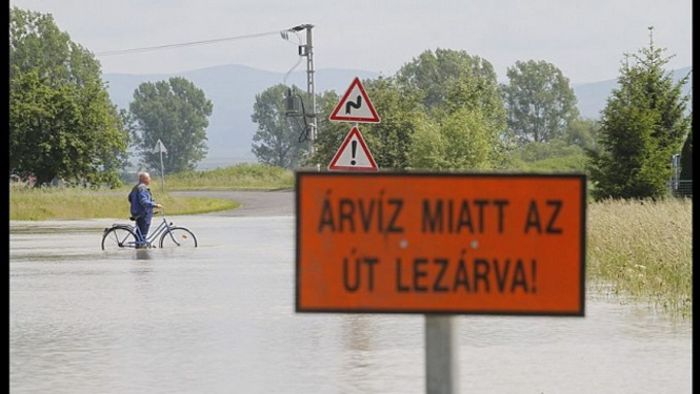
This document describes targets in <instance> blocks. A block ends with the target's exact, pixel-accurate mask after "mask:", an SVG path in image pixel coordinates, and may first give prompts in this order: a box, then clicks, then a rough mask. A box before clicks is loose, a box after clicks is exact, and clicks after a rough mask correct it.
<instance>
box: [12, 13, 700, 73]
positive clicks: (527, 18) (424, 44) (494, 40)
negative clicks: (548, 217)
mask: <svg viewBox="0 0 700 394" xmlns="http://www.w3.org/2000/svg"><path fill="white" fill-rule="evenodd" d="M10 3H11V5H16V6H19V7H22V8H25V9H30V10H33V11H40V12H49V13H51V14H53V16H54V18H55V20H56V22H57V23H58V25H59V27H60V28H61V30H64V31H67V32H68V33H69V34H70V36H71V38H72V39H73V40H74V41H77V42H79V43H80V44H82V45H84V46H86V47H87V48H88V49H90V50H91V51H93V52H96V53H98V52H102V51H109V50H117V49H125V48H137V47H145V46H155V45H161V44H170V43H178V42H186V41H196V40H207V39H213V38H219V37H230V36H238V35H244V34H252V33H260V32H268V31H278V30H284V29H286V28H289V27H292V26H295V25H298V24H303V23H311V24H313V25H315V28H314V41H315V42H314V44H315V45H314V47H315V51H316V67H317V68H319V69H323V68H351V69H364V70H370V71H376V72H381V73H383V74H384V75H390V74H393V73H394V72H395V71H396V70H397V69H398V68H399V67H401V65H402V64H404V63H406V62H408V61H410V60H411V59H412V58H413V57H415V56H417V55H418V54H419V53H420V52H422V51H423V50H425V49H435V48H438V47H439V48H451V49H464V50H466V51H467V52H468V53H470V54H474V55H479V56H481V57H483V58H485V59H487V60H488V61H490V62H491V63H492V64H493V65H494V67H495V68H496V72H497V73H498V77H499V80H504V79H505V72H506V68H507V67H509V66H511V65H512V64H513V63H514V62H515V61H516V60H527V59H538V60H539V59H542V60H546V61H549V62H552V63H554V64H555V65H557V66H558V67H559V68H560V69H562V71H563V72H564V73H565V74H566V75H567V76H568V77H569V79H570V80H571V81H572V82H574V83H582V82H592V81H599V80H604V79H612V78H615V77H616V76H617V72H618V68H619V64H620V60H621V59H622V56H623V53H624V52H634V51H636V50H637V49H638V48H640V47H642V46H644V45H646V44H647V43H648V30H647V27H648V26H650V25H653V26H655V33H654V37H655V42H656V44H657V45H659V46H662V47H666V48H668V53H669V54H676V57H675V58H674V59H672V60H671V62H670V63H669V67H670V68H681V67H685V66H689V65H691V28H692V17H691V8H692V7H691V0H665V1H661V0H579V1H572V0H551V1H544V0H523V1H518V0H502V1H499V0H492V1H489V0H482V1H468V0H461V1H459V0H454V1H448V0H444V1H440V0H432V1H395V0H391V1H387V0H372V1H365V0H341V1H310V0H293V1H291V0H290V1H280V0H202V1H196V0H168V1H166V0H109V1H107V0H103V1H96V0H53V1H41V0H12V1H11V2H10ZM99 59H100V61H101V63H102V68H103V71H104V72H105V73H113V72H121V73H133V74H145V73H171V72H178V71H186V70H191V69H196V68H204V67H210V66H216V65H222V64H243V65H247V66H251V67H255V68H260V69H265V70H272V71H281V72H286V71H287V70H288V69H289V68H291V67H292V66H293V65H294V64H295V63H296V61H297V59H298V57H297V49H296V48H295V46H293V45H290V43H289V42H286V41H284V40H282V38H281V37H280V36H279V35H271V36H266V37H263V38H254V39H248V40H241V41H233V42H228V43H221V44H213V45H205V46H198V47H191V48H179V49H168V50H161V51H156V52H151V53H142V54H129V55H122V56H110V57H99ZM303 67H304V64H303V63H302V64H300V65H299V68H298V69H303Z"/></svg>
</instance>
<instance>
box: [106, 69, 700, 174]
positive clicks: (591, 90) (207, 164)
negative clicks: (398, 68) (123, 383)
mask: <svg viewBox="0 0 700 394" xmlns="http://www.w3.org/2000/svg"><path fill="white" fill-rule="evenodd" d="M689 70H690V67H686V68H683V69H679V70H675V71H674V72H673V76H674V79H675V80H676V81H677V80H679V79H680V78H682V77H683V76H685V75H686V74H687V73H688V71H689ZM172 76H181V77H184V78H187V79H189V80H190V81H192V82H193V83H194V84H195V85H197V86H199V87H200V88H202V89H203V90H204V93H205V94H206V96H207V97H208V98H209V99H210V100H211V101H212V103H213V104H214V110H213V112H212V115H211V117H210V118H209V127H208V128H207V137H208V139H209V141H208V144H207V145H208V146H209V153H208V155H207V157H206V159H204V160H203V161H202V163H200V166H199V167H200V168H201V169H206V168H214V167H218V166H226V165H230V164H234V163H240V162H254V161H255V156H254V155H253V154H252V153H251V150H250V149H251V143H252V141H253V135H254V134H255V128H256V125H255V123H253V122H252V121H251V119H250V116H251V114H252V112H253V103H254V101H255V95H256V94H258V93H260V92H262V91H263V90H265V89H266V88H268V87H270V86H273V85H276V84H279V83H282V82H283V80H284V73H277V72H271V71H264V70H258V69H254V68H250V67H247V66H241V65H225V66H217V67H209V68H204V69H199V70H193V71H187V72H182V73H177V74H148V75H131V74H104V80H105V81H106V82H107V83H108V91H109V94H110V96H111V98H112V101H113V102H114V103H115V104H116V105H117V106H119V107H120V108H128V105H129V103H130V102H131V100H132V97H133V94H134V90H135V89H136V88H137V87H138V86H139V84H141V83H143V82H146V81H150V82H154V81H160V80H164V79H167V78H170V77H172ZM355 76H359V77H360V78H376V77H378V76H379V74H378V73H376V72H372V71H366V70H341V69H321V70H317V71H316V91H317V92H319V93H320V92H323V91H327V90H335V91H336V92H337V93H339V94H342V93H343V91H344V90H345V89H346V88H347V86H348V85H349V84H350V82H351V81H352V79H353V78H354V77H355ZM287 84H294V85H297V86H299V87H301V88H302V89H304V88H305V87H306V72H305V71H304V70H303V69H302V70H301V71H295V72H293V73H291V74H290V75H289V77H288V79H287ZM616 85H617V80H616V79H611V80H607V81H601V82H593V83H585V84H572V87H573V89H574V92H575V93H576V97H577V99H578V107H579V112H580V113H581V115H582V116H584V117H587V118H594V119H597V118H599V117H600V111H601V110H602V109H603V108H604V107H605V104H606V100H607V99H608V97H609V96H610V93H611V92H612V90H613V89H614V88H615V87H616ZM691 87H692V76H691V79H690V83H689V84H688V85H686V86H685V88H684V92H685V93H686V94H690V91H691Z"/></svg>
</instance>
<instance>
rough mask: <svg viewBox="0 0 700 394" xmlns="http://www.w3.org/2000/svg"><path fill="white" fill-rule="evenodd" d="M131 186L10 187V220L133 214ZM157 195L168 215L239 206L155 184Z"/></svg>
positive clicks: (109, 216)
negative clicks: (168, 191) (184, 194)
mask: <svg viewBox="0 0 700 394" xmlns="http://www.w3.org/2000/svg"><path fill="white" fill-rule="evenodd" d="M128 190H129V189H118V190H116V191H115V190H88V189H76V188H53V189H52V188H46V189H38V188H37V189H23V188H12V189H11V190H10V220H49V219H91V218H124V219H127V218H128V217H129V202H128V201H127V195H128ZM151 190H152V192H153V198H154V199H155V200H156V201H158V202H159V203H161V204H163V206H164V208H165V213H166V214H167V215H185V214H195V213H204V212H212V211H220V210H225V209H233V208H236V207H238V205H239V204H238V203H237V202H235V201H232V200H224V199H217V198H204V197H180V196H177V197H175V196H171V195H169V194H165V195H163V194H161V193H159V192H158V191H157V190H158V189H157V188H155V187H153V185H152V187H151Z"/></svg>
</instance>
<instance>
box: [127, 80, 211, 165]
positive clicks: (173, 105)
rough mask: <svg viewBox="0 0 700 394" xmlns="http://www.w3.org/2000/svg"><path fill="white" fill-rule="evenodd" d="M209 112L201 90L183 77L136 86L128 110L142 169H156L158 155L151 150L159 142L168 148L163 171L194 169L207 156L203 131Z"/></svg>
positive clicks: (207, 103) (158, 159) (204, 132)
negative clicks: (133, 121)
mask: <svg viewBox="0 0 700 394" xmlns="http://www.w3.org/2000/svg"><path fill="white" fill-rule="evenodd" d="M212 109H213V106H212V103H211V101H209V100H208V99H207V98H206V96H205V95H204V91H202V90H201V89H199V88H198V87H197V86H195V84H193V83H192V82H190V81H188V80H187V79H185V78H181V77H173V78H170V79H168V80H167V81H158V82H155V83H152V82H144V83H142V84H141V85H139V87H138V88H137V89H136V90H135V91H134V100H133V101H132V102H131V104H130V105H129V111H130V112H131V114H132V115H133V118H134V120H135V122H136V125H137V132H136V133H135V134H136V135H135V136H134V141H135V144H136V145H137V149H138V152H139V153H140V155H141V160H142V163H143V164H144V165H145V166H146V168H149V169H160V154H159V153H158V150H154V147H155V146H156V144H157V143H158V140H159V139H160V140H161V141H162V142H163V144H164V145H165V146H166V148H167V149H168V153H167V155H164V157H163V164H164V166H165V168H166V170H167V171H169V172H180V171H186V170H194V168H195V166H196V165H197V163H198V162H199V161H201V160H202V159H203V158H204V157H205V155H206V153H207V145H206V141H207V135H206V128H207V126H208V125H209V120H208V117H209V115H211V113H212Z"/></svg>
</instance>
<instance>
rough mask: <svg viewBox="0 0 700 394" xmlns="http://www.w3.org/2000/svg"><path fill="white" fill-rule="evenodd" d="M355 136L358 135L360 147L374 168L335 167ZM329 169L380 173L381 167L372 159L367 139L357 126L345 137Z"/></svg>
mask: <svg viewBox="0 0 700 394" xmlns="http://www.w3.org/2000/svg"><path fill="white" fill-rule="evenodd" d="M353 135H357V140H358V141H359V142H360V147H362V150H363V151H364V152H365V154H366V155H367V159H369V162H370V164H371V165H372V167H369V168H367V167H349V166H337V165H335V163H337V162H338V160H339V159H340V155H341V154H342V153H343V151H344V150H345V147H346V146H348V144H349V143H350V140H351V139H352V136H353ZM328 169H329V170H347V171H379V167H378V166H377V162H376V161H374V157H372V152H370V151H369V148H368V147H367V143H366V142H365V138H364V137H363V136H362V133H360V129H358V128H357V127H356V126H353V128H352V129H350V131H349V132H348V134H347V135H346V136H345V139H344V140H343V143H342V144H340V148H338V151H337V152H335V155H334V156H333V159H332V160H331V163H330V164H329V165H328Z"/></svg>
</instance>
